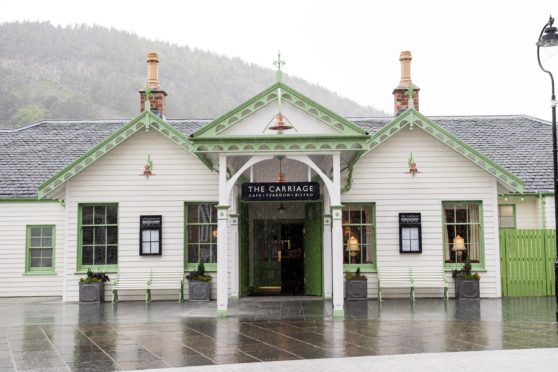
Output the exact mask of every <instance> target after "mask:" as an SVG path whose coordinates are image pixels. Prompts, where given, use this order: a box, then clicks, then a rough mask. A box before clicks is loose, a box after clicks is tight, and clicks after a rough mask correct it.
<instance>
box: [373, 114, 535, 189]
mask: <svg viewBox="0 0 558 372" xmlns="http://www.w3.org/2000/svg"><path fill="white" fill-rule="evenodd" d="M407 126H408V127H409V129H411V130H412V129H413V128H414V127H419V128H421V129H422V130H424V131H425V132H426V133H429V134H430V135H432V136H433V137H434V138H436V139H437V140H439V141H440V142H442V143H443V144H445V145H446V146H448V147H449V148H451V149H452V150H454V151H455V152H457V153H459V154H461V155H462V156H464V157H465V158H466V159H468V160H469V161H471V162H473V163H474V164H476V165H477V166H479V167H481V168H482V169H484V170H485V171H487V172H488V173H490V174H492V175H493V176H495V177H496V178H497V179H498V181H500V182H502V183H504V184H505V185H507V186H508V187H510V188H511V189H513V190H516V191H517V192H520V193H522V192H523V187H524V183H523V180H521V179H520V178H519V177H517V176H515V175H514V174H513V173H511V172H510V171H508V170H507V169H505V168H504V167H502V166H500V165H498V164H497V163H495V162H494V161H492V160H490V159H489V158H487V157H486V156H484V155H483V154H481V153H480V152H478V151H477V150H476V149H474V148H473V147H472V146H469V145H467V144H466V143H465V142H463V141H462V140H461V139H459V138H458V137H456V136H455V135H454V134H452V133H450V132H448V131H447V130H445V129H444V128H442V127H441V126H440V125H438V124H436V123H435V122H433V121H432V120H430V119H428V118H427V117H426V116H424V115H422V114H421V113H420V112H418V111H416V110H415V109H413V108H409V109H407V110H406V111H405V112H404V113H402V114H401V115H399V116H398V117H397V118H396V119H395V120H393V121H392V122H391V123H389V124H388V125H386V126H385V127H383V128H382V129H380V130H379V131H378V132H376V133H375V134H374V135H373V136H372V137H371V138H370V140H369V141H368V148H369V149H368V151H367V152H366V153H365V154H367V153H368V152H370V151H372V150H373V149H375V148H377V147H378V146H379V145H381V144H382V143H384V142H385V141H387V140H388V139H389V138H391V137H392V136H393V135H395V134H396V133H399V132H400V131H401V130H402V129H403V128H405V127H407Z"/></svg>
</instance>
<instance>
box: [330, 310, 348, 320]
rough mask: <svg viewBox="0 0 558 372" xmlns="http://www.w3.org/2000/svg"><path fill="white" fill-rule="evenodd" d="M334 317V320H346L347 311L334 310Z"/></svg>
mask: <svg viewBox="0 0 558 372" xmlns="http://www.w3.org/2000/svg"><path fill="white" fill-rule="evenodd" d="M333 317H334V318H344V317H345V310H339V309H337V310H333Z"/></svg>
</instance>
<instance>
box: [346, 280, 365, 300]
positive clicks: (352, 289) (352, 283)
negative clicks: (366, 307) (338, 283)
mask: <svg viewBox="0 0 558 372" xmlns="http://www.w3.org/2000/svg"><path fill="white" fill-rule="evenodd" d="M367 290H368V281H367V280H365V279H364V280H345V298H346V299H347V301H366V300H368V292H367Z"/></svg>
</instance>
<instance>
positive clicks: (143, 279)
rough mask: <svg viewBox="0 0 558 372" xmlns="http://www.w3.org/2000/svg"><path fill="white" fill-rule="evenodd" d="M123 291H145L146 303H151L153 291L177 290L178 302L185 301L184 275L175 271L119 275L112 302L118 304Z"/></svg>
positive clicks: (115, 282)
mask: <svg viewBox="0 0 558 372" xmlns="http://www.w3.org/2000/svg"><path fill="white" fill-rule="evenodd" d="M123 289H130V290H134V289H135V290H145V302H147V303H150V302H151V290H152V289H167V290H172V289H176V290H178V291H179V294H178V301H179V302H182V301H184V273H183V272H175V271H154V270H150V271H149V273H145V272H132V273H129V272H127V273H126V274H122V273H120V272H119V273H118V275H117V277H116V280H115V281H114V284H113V286H112V302H118V291H119V290H123Z"/></svg>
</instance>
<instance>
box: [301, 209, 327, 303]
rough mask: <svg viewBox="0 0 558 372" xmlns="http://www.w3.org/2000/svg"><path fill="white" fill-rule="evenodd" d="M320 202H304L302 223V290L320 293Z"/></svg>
mask: <svg viewBox="0 0 558 372" xmlns="http://www.w3.org/2000/svg"><path fill="white" fill-rule="evenodd" d="M321 210H322V204H321V203H311V204H306V222H305V224H304V292H305V294H307V295H311V296H321V295H322V277H323V265H322V240H323V239H322V213H321Z"/></svg>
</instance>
